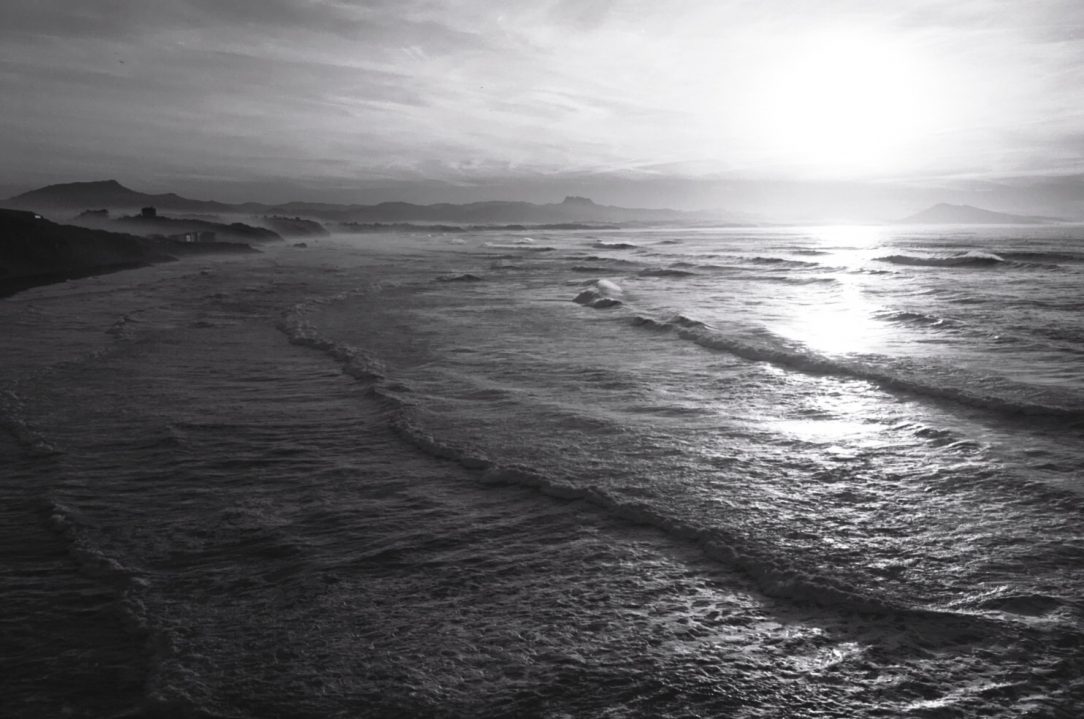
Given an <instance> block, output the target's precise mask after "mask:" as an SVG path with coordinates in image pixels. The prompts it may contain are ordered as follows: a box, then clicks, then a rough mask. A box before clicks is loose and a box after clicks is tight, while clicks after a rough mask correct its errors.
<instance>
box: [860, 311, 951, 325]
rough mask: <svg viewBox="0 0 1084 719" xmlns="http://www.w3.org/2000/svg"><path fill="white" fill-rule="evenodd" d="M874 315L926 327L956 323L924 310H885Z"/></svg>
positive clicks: (878, 317)
mask: <svg viewBox="0 0 1084 719" xmlns="http://www.w3.org/2000/svg"><path fill="white" fill-rule="evenodd" d="M874 317H876V318H877V319H880V320H884V321H885V322H895V323H899V324H917V325H925V326H927V327H954V326H956V324H957V323H956V322H954V321H952V320H950V319H946V318H944V317H938V316H937V315H931V314H926V313H924V312H908V311H904V310H900V311H892V310H885V311H883V312H878V313H876V314H875V315H874Z"/></svg>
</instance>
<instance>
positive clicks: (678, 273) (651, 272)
mask: <svg viewBox="0 0 1084 719" xmlns="http://www.w3.org/2000/svg"><path fill="white" fill-rule="evenodd" d="M636 274H638V275H640V277H695V276H696V273H695V272H690V271H689V270H680V269H676V268H673V267H649V268H647V269H645V270H640V271H639V272H637V273H636Z"/></svg>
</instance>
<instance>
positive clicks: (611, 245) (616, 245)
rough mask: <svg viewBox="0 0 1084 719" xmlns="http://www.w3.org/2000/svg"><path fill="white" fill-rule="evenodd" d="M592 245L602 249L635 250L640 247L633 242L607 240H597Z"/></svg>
mask: <svg viewBox="0 0 1084 719" xmlns="http://www.w3.org/2000/svg"><path fill="white" fill-rule="evenodd" d="M592 247H598V248H599V249H602V250H633V249H636V248H637V247H639V245H634V244H632V243H631V242H606V241H605V240H599V241H598V242H595V243H594V244H593V245H592Z"/></svg>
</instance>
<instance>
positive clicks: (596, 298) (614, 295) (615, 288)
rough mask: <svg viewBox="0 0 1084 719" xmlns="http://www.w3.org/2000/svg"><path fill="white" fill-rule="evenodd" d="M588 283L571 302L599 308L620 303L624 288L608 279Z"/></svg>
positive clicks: (615, 305)
mask: <svg viewBox="0 0 1084 719" xmlns="http://www.w3.org/2000/svg"><path fill="white" fill-rule="evenodd" d="M589 284H590V286H589V287H587V289H585V290H583V291H581V292H580V293H579V294H577V295H576V296H575V297H574V298H573V299H572V301H573V302H575V303H577V304H581V305H587V306H588V307H594V308H595V309H599V310H601V309H606V308H609V307H617V306H619V305H621V304H622V301H621V297H622V295H624V290H622V289H621V286H620V285H618V284H617V283H615V282H611V281H610V280H595V281H593V282H591V283H589Z"/></svg>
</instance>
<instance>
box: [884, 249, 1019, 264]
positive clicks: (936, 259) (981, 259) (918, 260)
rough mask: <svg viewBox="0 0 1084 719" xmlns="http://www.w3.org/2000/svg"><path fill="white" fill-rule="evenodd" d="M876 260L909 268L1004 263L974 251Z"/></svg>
mask: <svg viewBox="0 0 1084 719" xmlns="http://www.w3.org/2000/svg"><path fill="white" fill-rule="evenodd" d="M876 259H877V261H878V262H888V263H890V264H893V265H904V266H911V267H995V266H997V265H1000V264H1003V263H1004V262H1005V259H1004V258H1003V257H1001V256H1000V255H995V254H993V253H991V252H978V251H975V250H972V251H969V252H962V253H960V254H955V255H940V256H939V255H926V256H923V255H886V256H885V257H878V258H876Z"/></svg>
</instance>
